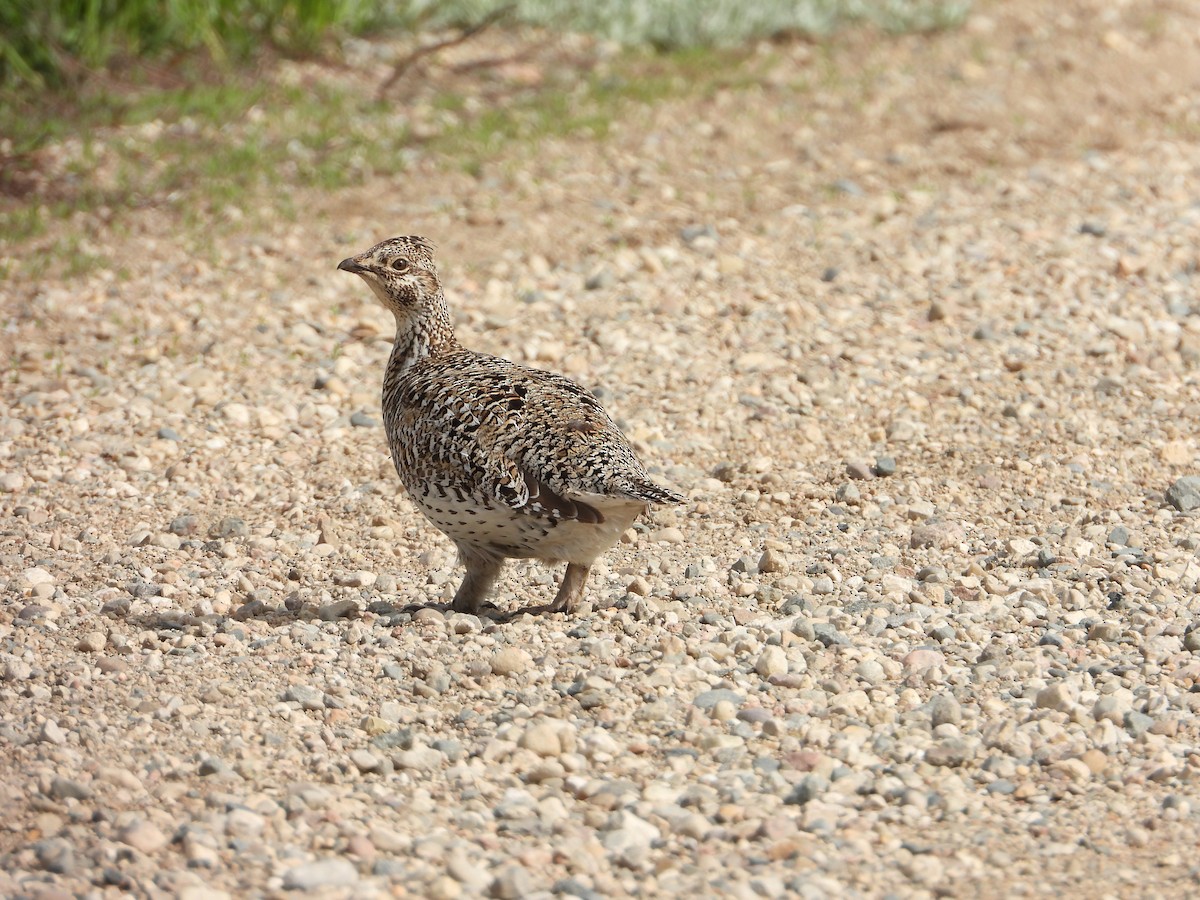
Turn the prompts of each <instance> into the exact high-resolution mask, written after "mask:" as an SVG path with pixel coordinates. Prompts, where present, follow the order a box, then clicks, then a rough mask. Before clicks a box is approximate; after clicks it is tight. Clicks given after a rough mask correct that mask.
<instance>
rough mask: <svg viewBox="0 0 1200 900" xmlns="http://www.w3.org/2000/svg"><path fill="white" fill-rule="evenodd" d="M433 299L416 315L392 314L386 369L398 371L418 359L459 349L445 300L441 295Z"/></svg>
mask: <svg viewBox="0 0 1200 900" xmlns="http://www.w3.org/2000/svg"><path fill="white" fill-rule="evenodd" d="M437 299H438V302H435V303H431V304H429V305H428V306H426V307H424V308H423V309H421V310H420V311H419V312H418V313H417V314H416V315H410V316H400V315H397V316H396V339H395V341H394V342H393V343H392V354H391V356H390V357H388V365H387V367H388V372H389V373H393V374H399V373H400V372H403V371H404V370H405V369H407V368H408V367H409V366H411V365H412V364H413V363H415V362H419V361H420V360H422V359H428V358H430V357H434V356H442V355H444V354H446V353H452V352H454V351H455V350H461V349H462V344H460V343H459V342H458V338H456V337H455V336H454V326H453V325H451V323H450V311H449V310H448V309H447V308H446V302H445V300H443V299H442V298H441V297H438V298H437Z"/></svg>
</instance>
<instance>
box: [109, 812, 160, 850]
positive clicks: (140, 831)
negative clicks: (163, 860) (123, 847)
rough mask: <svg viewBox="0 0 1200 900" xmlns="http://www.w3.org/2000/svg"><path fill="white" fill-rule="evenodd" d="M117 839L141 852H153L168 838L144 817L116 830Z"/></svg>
mask: <svg viewBox="0 0 1200 900" xmlns="http://www.w3.org/2000/svg"><path fill="white" fill-rule="evenodd" d="M117 840H119V841H120V842H121V843H122V844H128V845H129V846H130V847H132V848H133V849H135V850H137V851H139V852H141V853H146V854H150V853H155V852H156V851H158V850H161V849H162V848H163V847H165V846H166V845H167V842H168V838H167V836H166V835H165V834H163V832H162V830H161V829H160V828H159V827H158V826H157V825H154V824H153V823H152V822H147V821H146V820H145V819H136V820H134V821H133V822H131V823H130V824H129V825H126V826H125V827H124V828H122V829H121V830H120V831H119V832H117Z"/></svg>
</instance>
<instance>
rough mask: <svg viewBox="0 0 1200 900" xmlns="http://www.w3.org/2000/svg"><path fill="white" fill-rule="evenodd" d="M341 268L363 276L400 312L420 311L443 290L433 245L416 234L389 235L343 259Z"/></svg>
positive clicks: (397, 312) (410, 313)
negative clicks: (362, 250) (383, 239)
mask: <svg viewBox="0 0 1200 900" xmlns="http://www.w3.org/2000/svg"><path fill="white" fill-rule="evenodd" d="M338 268H339V269H341V270H342V271H344V272H353V273H354V274H355V275H359V276H361V277H362V279H363V281H365V282H366V283H367V284H368V285H370V287H371V290H372V291H374V292H375V296H376V297H378V298H379V302H380V303H382V304H383V305H384V306H385V307H387V308H388V309H390V310H391V311H392V312H393V313H394V314H395V315H397V316H402V317H408V316H411V315H413V314H414V313H417V312H418V311H419V310H420V309H421V308H422V307H424V306H425V305H426V304H427V303H428V302H429V301H430V300H432V299H433V298H435V297H437V296H438V294H439V291H440V282H439V281H438V275H437V266H436V265H434V262H433V245H432V244H431V243H429V241H427V240H426V239H425V238H423V237H417V236H416V235H408V236H406V237H394V238H389V239H388V240H386V241H382V242H380V243H378V244H376V245H375V246H374V247H372V248H371V249H370V250H367V251H365V252H363V253H360V254H358V256H351V257H350V258H349V259H343V260H342V261H341V262H340V263H338Z"/></svg>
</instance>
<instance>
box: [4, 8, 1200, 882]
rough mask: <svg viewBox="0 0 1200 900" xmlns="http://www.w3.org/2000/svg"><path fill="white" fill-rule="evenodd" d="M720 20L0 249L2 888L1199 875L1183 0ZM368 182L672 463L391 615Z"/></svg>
mask: <svg viewBox="0 0 1200 900" xmlns="http://www.w3.org/2000/svg"><path fill="white" fill-rule="evenodd" d="M747 65H748V66H758V67H759V69H756V70H755V71H758V70H761V71H762V73H763V74H762V78H761V83H759V84H757V85H756V86H751V87H747V88H739V89H736V90H734V89H730V90H719V91H716V92H714V93H712V94H711V95H706V96H702V97H690V98H688V99H684V100H673V101H668V102H664V103H662V104H660V105H657V106H655V107H654V108H632V109H630V110H629V112H628V115H627V116H625V117H624V118H622V119H621V120H620V121H619V122H618V123H616V126H615V127H614V129H613V133H612V134H611V136H610V137H609V138H608V139H606V140H605V141H604V142H602V143H595V142H591V141H586V140H583V139H578V138H564V139H554V140H546V141H544V142H542V143H541V144H540V145H538V146H536V147H521V148H517V147H511V148H510V149H509V150H506V151H505V152H504V155H502V156H501V157H499V158H497V159H496V160H494V161H493V162H490V163H487V164H485V165H484V166H483V168H482V171H481V172H479V173H478V174H477V175H468V174H466V173H456V172H447V171H446V169H445V167H444V166H439V165H437V161H435V160H429V159H426V160H424V161H423V162H418V163H417V164H416V166H415V168H413V169H411V170H409V171H407V172H405V173H403V174H398V175H396V176H395V177H379V178H377V179H376V180H374V181H373V182H371V183H370V184H368V185H366V186H364V187H362V188H360V189H353V190H346V191H341V192H337V193H334V194H327V195H313V196H305V197H300V198H291V199H292V201H293V202H295V203H296V206H297V207H298V208H300V209H302V210H304V214H303V215H302V216H301V217H300V219H299V221H287V220H285V219H283V218H282V217H280V218H279V219H278V224H277V225H270V226H267V227H265V228H264V229H262V230H258V231H255V232H254V233H251V234H243V235H240V236H239V237H237V238H236V239H234V238H230V239H226V238H218V239H217V250H216V256H215V259H214V258H212V257H210V255H208V254H206V253H193V252H190V247H189V246H188V245H186V244H181V243H180V242H178V241H177V240H175V239H174V238H173V236H172V229H173V228H174V227H176V225H177V223H172V222H170V221H169V220H166V219H165V218H164V217H163V216H162V215H161V214H157V213H154V212H151V211H147V212H144V213H136V214H131V216H130V217H129V218H128V219H127V220H126V221H125V222H124V224H123V227H122V229H121V233H119V234H118V233H115V232H99V233H88V234H85V235H83V239H84V240H85V241H86V242H87V245H88V246H89V247H94V248H98V249H100V250H102V251H103V253H104V255H106V256H107V257H109V258H110V259H112V260H113V261H114V266H113V268H112V269H111V270H102V271H97V272H90V273H89V274H87V275H86V276H82V277H79V278H75V279H66V278H60V277H57V275H55V273H53V272H38V271H36V267H34V269H33V270H31V268H30V267H29V266H22V267H20V269H19V270H18V271H16V272H15V274H13V275H12V276H11V277H9V278H8V279H7V280H6V282H5V283H4V284H3V285H2V286H0V293H2V295H3V310H4V317H3V323H2V324H3V331H2V333H0V346H2V348H3V351H4V356H5V358H6V359H8V360H10V361H11V366H10V369H9V372H8V374H7V375H6V378H5V380H4V388H3V398H4V399H3V404H2V406H0V491H3V493H0V526H2V527H0V583H6V584H7V587H6V589H5V591H4V593H3V595H2V596H3V600H2V601H0V748H2V753H0V806H2V807H3V808H4V809H5V810H6V811H7V815H6V816H5V818H4V821H3V822H2V823H0V861H2V862H0V873H2V874H0V894H4V895H6V896H9V895H12V896H40V897H52V896H64V895H71V894H83V893H86V892H88V891H91V892H93V894H94V895H95V896H109V895H113V896H115V895H116V894H117V893H118V892H119V891H120V890H123V889H124V890H139V891H145V892H147V893H151V894H157V893H159V892H161V893H163V894H165V895H179V896H184V897H188V898H190V900H199V898H217V897H221V896H236V897H243V896H261V895H267V894H275V893H279V892H280V891H282V890H283V889H297V890H310V891H313V892H314V893H315V894H317V895H328V896H346V897H350V896H353V897H366V896H376V895H379V896H430V897H445V898H453V897H458V896H484V895H486V896H495V897H529V896H551V895H552V894H557V895H574V896H581V897H593V896H624V895H637V896H650V895H678V894H682V893H685V892H689V893H692V894H694V895H697V896H732V897H772V896H779V897H782V896H803V897H826V896H828V897H845V896H859V895H861V896H870V897H875V896H897V897H920V896H931V895H940V896H964V897H965V896H972V897H974V896H981V897H1008V896H1028V895H1044V894H1054V895H1058V896H1064V897H1081V898H1082V897H1088V898H1095V897H1103V896H1112V897H1131V896H1145V897H1154V896H1163V897H1183V896H1192V895H1194V893H1195V892H1196V890H1197V881H1198V870H1197V868H1196V862H1195V855H1196V850H1197V834H1198V833H1200V832H1198V828H1197V826H1198V824H1200V822H1198V820H1197V816H1200V800H1198V799H1197V797H1196V775H1197V771H1198V770H1200V747H1198V742H1200V727H1198V726H1197V724H1196V718H1195V712H1196V709H1197V707H1198V706H1200V693H1197V692H1196V691H1197V688H1196V685H1197V684H1200V656H1198V655H1197V652H1198V651H1200V600H1198V599H1197V593H1196V588H1197V582H1198V579H1200V560H1197V559H1196V549H1197V547H1200V533H1198V529H1197V526H1196V518H1195V508H1200V481H1197V482H1189V481H1187V480H1186V479H1185V480H1183V481H1180V479H1181V478H1184V477H1185V476H1189V475H1194V474H1200V463H1198V461H1197V451H1198V450H1200V439H1198V438H1197V430H1196V428H1197V426H1196V423H1197V421H1200V391H1198V388H1197V365H1198V363H1200V296H1198V294H1197V277H1198V276H1197V274H1196V273H1197V270H1198V269H1200V4H1198V3H1195V2H1177V3H1169V4H1168V3H1148V2H1130V3H1124V4H1119V5H1114V4H1110V3H1102V2H1099V0H1095V2H1072V3H1065V4H1055V5H1054V10H1053V11H1052V12H1050V11H1048V10H1047V5H1046V4H1043V3H1035V2H1032V0H1017V2H1007V3H981V4H979V6H978V9H977V10H976V12H975V14H974V15H973V16H972V17H971V18H970V20H969V21H968V23H967V25H966V26H965V27H964V28H963V29H962V30H961V31H959V32H956V33H952V34H939V35H932V36H908V37H901V38H895V39H888V40H880V39H878V38H876V37H872V36H869V35H847V36H845V37H843V38H840V39H838V40H836V41H834V42H833V43H832V44H831V45H830V46H828V47H824V46H821V47H818V46H812V45H806V44H797V45H789V46H781V47H772V48H768V49H764V50H763V52H762V54H760V55H758V56H756V57H755V58H754V60H752V61H750V62H749V63H747ZM339 77H345V76H339ZM361 77H362V78H363V79H364V83H368V82H369V81H370V77H372V75H371V73H362V75H361ZM269 219H270V217H268V220H269ZM62 228H63V229H64V230H68V231H69V228H70V226H67V225H64V226H62ZM405 232H411V233H421V234H425V235H427V236H428V237H430V238H432V239H433V240H434V241H435V242H436V243H437V244H438V246H439V248H440V256H441V260H442V268H443V274H444V276H445V280H446V281H447V284H448V294H449V299H450V303H451V306H452V309H453V311H454V313H455V317H456V322H457V324H458V328H459V332H460V336H461V337H462V338H463V339H464V341H466V342H467V343H469V344H470V345H472V346H475V347H478V348H480V349H483V350H487V351H490V352H496V353H500V354H503V355H506V356H509V357H512V358H515V359H519V360H522V361H528V362H532V363H535V364H537V365H540V366H543V367H547V368H553V369H556V370H559V371H563V372H565V373H567V374H570V375H571V376H572V377H574V378H576V379H577V380H579V381H580V382H582V383H584V384H586V385H588V386H589V387H592V388H593V389H596V390H597V391H598V392H599V393H601V395H602V397H603V399H604V401H605V403H606V405H608V407H609V408H610V409H611V410H612V411H613V412H614V414H615V415H616V416H617V418H618V420H619V421H620V422H621V423H622V424H623V426H624V427H625V428H626V430H627V432H628V433H629V434H630V435H631V437H633V438H634V440H635V441H636V443H637V446H638V448H639V451H640V453H641V455H642V456H643V458H644V459H645V460H647V462H648V463H650V464H651V465H652V467H653V470H654V471H655V472H656V474H657V476H658V477H660V478H662V479H663V480H664V481H668V482H671V483H673V484H675V485H677V486H678V487H680V488H681V489H683V490H684V491H685V492H687V493H688V495H689V497H690V500H689V503H688V504H687V505H686V506H684V507H681V508H680V509H678V510H666V511H662V512H659V513H656V515H655V517H654V520H653V521H648V522H645V523H642V524H640V525H639V526H638V527H637V531H636V535H630V540H629V542H627V543H623V544H621V545H620V546H618V548H617V549H615V550H614V551H613V552H612V553H611V554H610V555H609V557H608V558H607V559H606V561H605V564H603V565H601V566H599V567H597V569H596V570H595V572H594V574H593V581H592V583H591V588H590V594H589V598H590V600H591V605H590V608H585V610H584V611H583V612H582V613H581V614H580V615H577V616H575V617H574V618H572V619H570V620H567V619H564V618H562V617H557V618H550V619H532V618H529V617H525V618H521V619H518V620H517V621H514V622H511V623H506V624H497V623H495V622H493V621H490V620H489V619H486V618H485V619H482V620H480V619H475V618H473V617H468V616H457V615H448V616H446V615H443V614H442V613H440V612H438V611H437V610H436V609H425V610H423V611H421V612H419V613H417V614H415V615H413V614H411V613H410V612H406V611H403V608H404V607H405V606H406V605H408V604H410V603H418V604H423V603H433V602H437V601H441V600H444V599H445V598H447V597H448V596H449V595H450V594H451V593H452V592H453V588H454V586H455V583H456V579H457V573H456V571H455V569H454V560H453V557H452V554H451V553H450V552H449V550H448V549H447V546H446V544H445V542H444V541H443V540H442V539H441V538H440V536H439V535H438V534H437V533H436V532H435V531H433V530H432V529H431V528H430V527H428V526H427V525H426V524H425V523H424V522H423V521H422V520H421V519H420V518H419V516H418V515H417V513H416V512H415V511H414V509H413V507H412V506H411V505H410V504H409V503H408V502H407V500H406V499H404V498H403V497H402V496H399V495H398V485H397V483H396V480H395V476H394V474H393V473H392V471H391V464H390V462H389V460H388V459H387V456H386V452H385V447H384V438H383V435H382V430H381V429H380V428H378V427H377V425H376V424H375V423H377V422H378V419H379V409H378V396H377V395H378V382H379V377H380V372H381V369H382V365H383V361H384V359H385V357H386V353H387V350H388V346H389V343H390V341H389V337H390V336H389V334H388V332H387V327H388V324H389V323H388V322H387V320H386V319H385V314H384V313H383V311H382V310H380V309H379V308H378V307H376V306H375V305H373V303H372V302H371V301H370V298H369V296H368V295H367V294H366V292H365V291H364V290H363V289H362V286H361V285H360V284H359V283H357V282H356V281H354V280H352V279H350V278H348V277H346V276H344V274H342V275H339V273H337V272H336V271H335V266H336V264H337V261H338V260H339V259H340V258H342V257H343V256H345V255H347V253H349V252H350V251H353V250H359V249H362V248H365V247H366V246H368V245H370V244H371V243H373V242H374V241H376V240H378V239H380V238H382V237H385V236H388V235H391V234H394V233H405ZM25 251H28V252H29V253H36V252H37V248H36V246H33V247H31V248H11V249H10V250H5V251H4V252H5V253H9V252H12V253H22V252H25ZM555 575H556V573H551V572H548V571H547V570H546V569H545V568H544V567H541V566H538V565H524V564H521V565H513V566H511V567H510V569H509V570H508V574H507V575H506V576H505V578H504V579H503V581H502V583H501V588H500V592H499V595H498V596H497V598H496V603H497V605H498V606H499V607H500V608H501V609H513V608H517V607H520V606H523V605H528V604H530V603H537V602H544V601H545V600H546V599H547V598H548V597H550V596H551V595H552V593H553V583H554V578H555ZM222 892H224V893H222Z"/></svg>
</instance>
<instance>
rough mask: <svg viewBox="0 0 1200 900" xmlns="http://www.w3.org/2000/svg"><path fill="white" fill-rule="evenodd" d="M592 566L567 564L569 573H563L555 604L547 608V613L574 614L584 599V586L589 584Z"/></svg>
mask: <svg viewBox="0 0 1200 900" xmlns="http://www.w3.org/2000/svg"><path fill="white" fill-rule="evenodd" d="M590 571H591V566H581V565H580V564H579V563H567V571H565V572H563V578H562V584H560V585H559V586H558V593H557V594H556V595H555V597H554V602H553V603H551V604H550V606H548V607H547V608H546V612H552V613H553V612H562V613H568V614H569V613H573V612H575V607H577V606H578V605H579V601H580V600H581V599H583V586H584V584H585V583H586V582H587V577H588V572H590Z"/></svg>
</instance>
